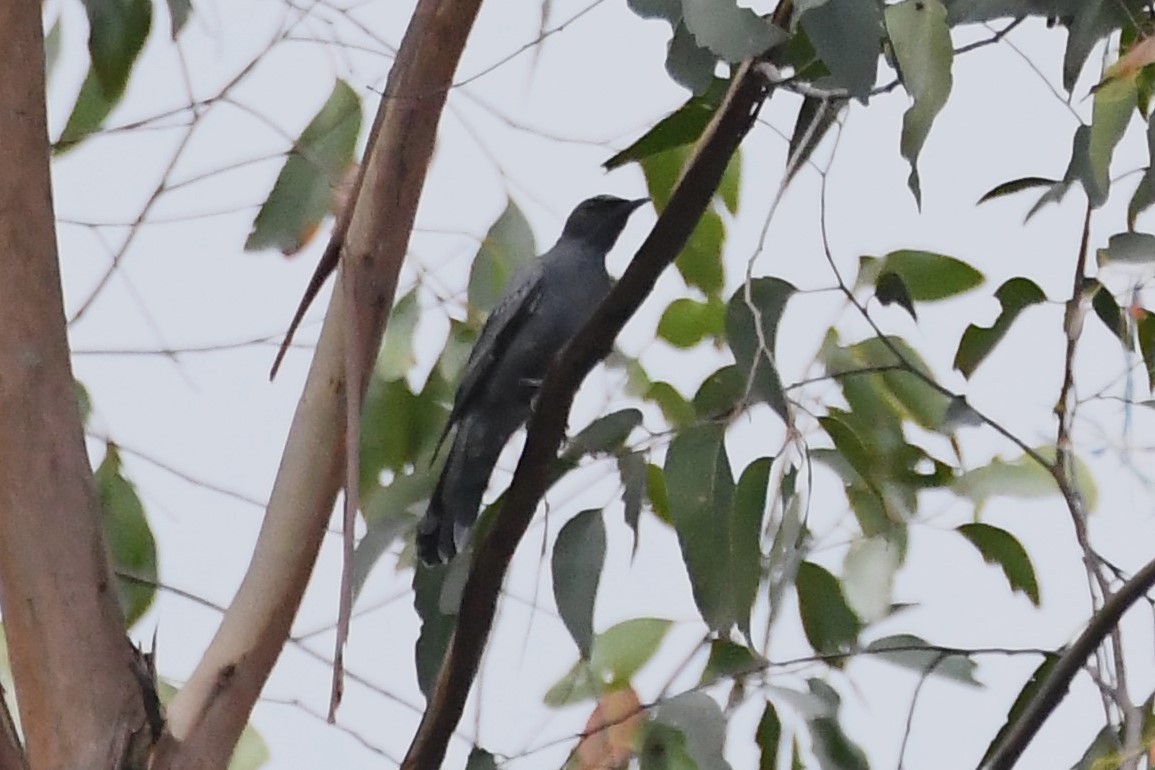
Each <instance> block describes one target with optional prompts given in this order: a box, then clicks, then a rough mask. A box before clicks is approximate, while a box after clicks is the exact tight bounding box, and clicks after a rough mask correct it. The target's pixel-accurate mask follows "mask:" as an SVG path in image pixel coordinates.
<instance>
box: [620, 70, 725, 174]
mask: <svg viewBox="0 0 1155 770" xmlns="http://www.w3.org/2000/svg"><path fill="white" fill-rule="evenodd" d="M725 88H726V81H724V80H721V79H715V80H714V81H713V82H712V83H711V86H710V90H709V91H707V92H706V94H704V95H703V96H694V97H691V98H690V99H689V100H688V101H687V102H686V103H685V104H683V105H682V106H681V107H679V108H678V109H677V110H676V111H675V112H672V113H670V114H669V115H667V116H666V117H664V118H662V119H661V120H659V121H658V122H657V123H656V124H655V125H654V127H653V128H651V129H650V130H649V131H647V132H646V133H645V134H643V135H642V137H641V138H640V139H638V140H637V141H635V142H634V143H633V144H631V145H630V146H628V147H626V149H624V150H622V151H621V152H618V153H615V154H614V155H613V156H612V157H610V158H609V159H608V160H606V161H605V162H604V163H602V167H603V168H604V169H605V170H606V171H613V170H614V169H615V168H618V167H619V166H624V165H625V164H627V163H630V162H631V161H639V160H641V159H643V158H648V157H650V156H651V155H657V154H658V153H661V152H665V151H666V150H672V149H674V148H675V147H684V146H685V145H688V144H692V143H694V142H695V141H697V139H698V137H699V136H701V135H702V131H704V130H705V129H706V126H707V125H708V124H709V123H710V119H711V118H713V117H714V112H715V111H717V109H718V105H719V104H720V103H721V98H722V96H723V95H724V94H725Z"/></svg>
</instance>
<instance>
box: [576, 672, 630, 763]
mask: <svg viewBox="0 0 1155 770" xmlns="http://www.w3.org/2000/svg"><path fill="white" fill-rule="evenodd" d="M646 721H647V720H646V712H645V710H644V709H643V708H642V703H641V701H640V700H638V694H637V693H636V692H635V691H634V689H633V688H632V687H624V688H622V689H620V690H612V691H611V692H608V693H606V694H605V695H603V696H602V697H601V698H599V699H598V704H597V706H595V707H594V710H593V713H592V714H590V717H589V719H588V720H586V727H585V730H584V731H583V732H582V738H581V740H580V741H578V745H577V748H576V749H575V750H574V756H575V758H576V760H577V764H576V766H574V767H575V770H608V768H615V767H625V766H626V764H627V763H628V762H629V761H630V758H631V757H633V755H634V745H635V741H636V740H637V738H638V735H639V733H640V732H641V731H642V729H643V728H644V727H645V725H646Z"/></svg>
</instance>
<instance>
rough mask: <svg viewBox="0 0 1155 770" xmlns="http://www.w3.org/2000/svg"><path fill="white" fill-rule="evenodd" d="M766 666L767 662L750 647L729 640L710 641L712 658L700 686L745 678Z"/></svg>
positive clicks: (709, 659) (704, 670)
mask: <svg viewBox="0 0 1155 770" xmlns="http://www.w3.org/2000/svg"><path fill="white" fill-rule="evenodd" d="M765 665H766V660H765V659H764V658H763V657H762V656H761V655H758V654H757V653H755V652H754V651H752V650H751V649H750V648H749V647H745V646H743V645H741V644H735V643H734V642H731V641H730V640H729V639H713V640H711V641H710V657H709V658H708V659H707V660H706V668H705V669H703V671H702V677H701V678H700V679H699V680H698V685H699V686H702V687H704V686H707V685H710V684H713V683H714V682H717V681H719V680H721V679H729V678H733V677H744V676H747V675H749V674H754V673H757V672H758V671H761V670H762V669H763V668H764V667H765Z"/></svg>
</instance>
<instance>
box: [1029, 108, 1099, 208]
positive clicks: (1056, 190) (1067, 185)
mask: <svg viewBox="0 0 1155 770" xmlns="http://www.w3.org/2000/svg"><path fill="white" fill-rule="evenodd" d="M1076 182H1078V183H1079V184H1081V185H1082V186H1083V190H1084V192H1086V194H1087V200H1088V201H1089V202H1090V203H1091V205H1092V206H1093V207H1096V206H1102V205H1103V203H1104V201H1106V200H1107V191H1106V190H1105V189H1101V188H1099V187H1098V185H1097V182H1096V180H1095V174H1094V169H1093V168H1092V164H1091V127H1090V126H1086V125H1080V126H1079V127H1078V128H1077V129H1075V135H1074V137H1073V138H1072V139H1071V157H1070V160H1068V161H1067V170H1066V172H1064V174H1063V179H1062V180H1061V181H1060V182H1058V183H1056V184H1054V185H1052V186H1051V189H1049V190H1047V191H1046V192H1045V193H1043V194H1042V195H1041V196H1039V200H1038V201H1036V202H1035V205H1034V206H1031V209H1030V210H1029V211H1028V212H1027V216H1026V217H1025V220H1026V221H1029V220H1030V219H1031V218H1032V217H1033V216H1034V215H1035V214H1037V213H1039V212H1040V211H1041V210H1042V209H1043V207H1045V206H1046V205H1047V204H1049V203H1058V202H1059V201H1061V200H1063V198H1064V197H1065V196H1066V195H1067V191H1068V190H1070V189H1071V186H1072V185H1074V184H1075V183H1076Z"/></svg>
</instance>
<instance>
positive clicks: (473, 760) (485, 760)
mask: <svg viewBox="0 0 1155 770" xmlns="http://www.w3.org/2000/svg"><path fill="white" fill-rule="evenodd" d="M465 770H497V758H496V757H494V756H493V755H492V754H490V753H489V752H488V751H486V750H485V749H483V748H481V747H480V746H474V747H473V748H472V749H471V750H470V752H469V759H467V760H466V761H465Z"/></svg>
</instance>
